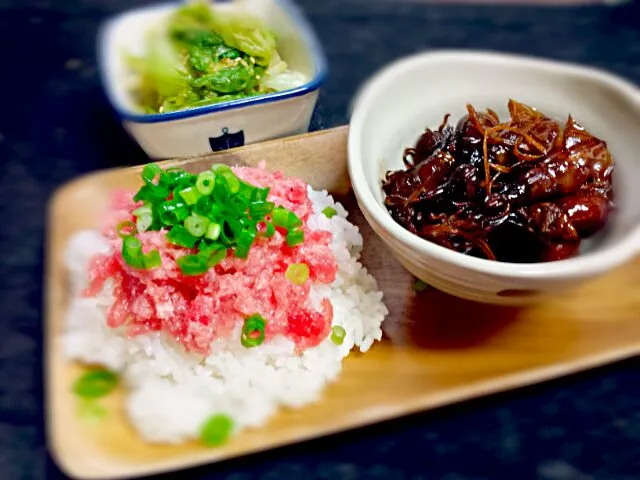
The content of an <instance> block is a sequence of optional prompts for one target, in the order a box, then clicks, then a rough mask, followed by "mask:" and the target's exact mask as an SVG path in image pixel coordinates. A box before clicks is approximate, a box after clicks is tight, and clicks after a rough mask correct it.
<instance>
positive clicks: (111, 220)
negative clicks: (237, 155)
mask: <svg viewBox="0 0 640 480" xmlns="http://www.w3.org/2000/svg"><path fill="white" fill-rule="evenodd" d="M233 170H234V172H235V174H236V175H237V176H238V177H240V178H241V179H243V180H244V181H246V182H248V183H250V184H253V185H255V186H259V187H270V192H269V200H270V201H272V202H274V203H275V204H276V205H281V206H283V207H286V208H288V209H290V210H292V211H293V212H295V213H296V215H298V217H299V218H300V219H301V220H302V222H303V228H304V234H305V237H304V243H303V244H301V245H298V246H296V247H293V248H292V247H288V246H287V244H286V242H285V237H284V235H283V234H282V232H281V231H276V234H275V235H274V236H273V237H271V238H269V239H266V238H257V239H256V241H255V243H254V245H253V247H252V248H251V250H250V251H249V256H248V257H247V258H246V259H238V258H235V257H233V255H232V253H230V254H229V256H227V258H226V259H225V260H223V261H222V262H220V263H219V264H218V265H216V266H215V267H214V268H213V269H210V270H209V271H208V272H207V273H205V274H204V275H199V276H185V275H183V274H182V273H181V271H180V269H179V268H178V266H177V265H176V263H175V259H176V258H177V257H180V256H182V255H186V254H189V253H195V252H192V251H190V250H189V249H186V248H182V247H176V246H174V245H171V244H169V243H168V242H167V241H166V240H165V234H166V232H163V231H160V232H158V231H148V232H143V233H139V234H138V238H139V239H140V241H141V242H142V244H143V251H144V252H147V251H149V250H152V249H154V248H155V249H157V250H158V252H159V253H160V256H161V257H162V267H158V268H155V269H153V270H136V269H134V268H132V267H130V266H129V265H127V264H126V263H125V261H124V259H123V258H122V254H121V249H122V239H120V238H119V236H118V235H117V234H116V225H117V224H118V223H120V222H122V221H126V220H132V221H133V220H134V217H133V214H132V212H133V210H135V209H136V208H137V207H139V206H141V204H142V203H135V202H134V201H133V195H134V194H135V192H132V191H119V192H117V193H116V194H115V195H114V197H113V199H112V205H111V209H110V211H109V212H108V214H107V216H106V224H105V226H104V229H103V232H104V234H105V235H106V236H107V238H108V239H109V241H110V243H111V246H112V249H111V252H110V253H109V254H107V255H98V256H96V257H95V258H94V259H93V261H92V265H91V266H90V271H89V277H90V280H91V282H90V286H89V288H88V289H87V291H86V295H88V296H94V295H96V294H97V293H98V292H99V291H100V290H101V289H102V286H103V284H104V282H105V281H106V280H107V279H112V280H113V282H114V289H113V292H114V297H115V301H114V303H113V305H112V306H111V307H110V308H109V311H108V312H107V319H108V325H109V326H110V327H112V328H118V327H124V328H126V329H127V331H128V332H129V334H130V335H138V334H142V333H147V332H149V331H161V330H164V331H166V332H167V333H169V334H170V335H171V336H172V337H174V338H175V339H176V340H177V341H178V342H180V343H181V344H182V345H184V347H185V348H186V349H187V350H188V351H195V352H199V353H202V354H205V355H207V354H209V353H210V345H211V342H212V341H213V340H215V339H217V338H219V337H226V336H227V335H229V334H230V333H231V331H232V330H234V329H235V328H236V326H237V325H238V324H241V323H243V322H244V319H245V318H246V317H248V316H250V315H253V314H260V315H262V317H264V318H265V319H266V320H267V326H266V337H265V341H269V339H270V338H272V337H274V336H275V335H278V334H282V335H285V336H286V337H288V338H289V339H291V340H292V341H294V342H295V343H296V345H297V346H298V348H299V349H300V350H303V349H305V348H308V347H313V346H316V345H318V344H319V343H320V342H321V341H322V340H323V339H324V338H326V337H327V335H328V334H329V332H330V329H331V320H332V317H333V311H332V306H331V303H330V301H329V300H328V299H324V300H322V302H321V305H322V306H321V308H320V310H319V311H317V310H314V309H313V307H312V306H311V302H310V299H309V294H310V289H311V282H320V283H326V284H330V283H332V282H333V281H334V280H335V278H336V275H337V271H338V264H337V261H336V258H335V256H334V254H333V252H332V250H331V247H330V244H331V232H329V231H325V230H310V229H309V227H308V226H307V221H308V219H309V215H310V214H311V213H312V204H311V200H310V199H309V196H308V194H307V185H306V184H305V183H304V182H303V181H302V180H299V179H295V178H285V177H284V176H283V175H282V174H281V173H273V174H272V173H269V172H267V171H266V170H265V169H264V168H263V167H262V166H261V167H260V168H244V167H243V168H234V169H233ZM293 263H305V264H307V265H308V267H309V272H310V273H309V280H308V281H306V282H305V283H304V284H303V285H296V284H294V283H292V282H290V281H289V280H287V279H286V278H285V272H286V270H287V267H288V266H289V265H291V264H293Z"/></svg>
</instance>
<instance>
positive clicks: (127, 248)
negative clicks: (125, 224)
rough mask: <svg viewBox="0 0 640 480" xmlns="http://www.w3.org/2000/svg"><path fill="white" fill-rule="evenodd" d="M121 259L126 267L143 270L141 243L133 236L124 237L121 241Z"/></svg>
mask: <svg viewBox="0 0 640 480" xmlns="http://www.w3.org/2000/svg"><path fill="white" fill-rule="evenodd" d="M122 258H123V259H124V261H125V262H126V263H127V265H130V266H132V267H134V268H143V267H144V265H143V259H142V242H141V241H140V240H139V239H137V238H136V237H134V236H133V235H128V236H126V237H124V238H123V240H122Z"/></svg>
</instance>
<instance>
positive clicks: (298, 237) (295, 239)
mask: <svg viewBox="0 0 640 480" xmlns="http://www.w3.org/2000/svg"><path fill="white" fill-rule="evenodd" d="M286 240H287V245H288V246H290V247H295V246H296V245H300V244H301V243H302V242H304V232H303V231H302V230H299V229H294V230H289V232H288V233H287V237H286Z"/></svg>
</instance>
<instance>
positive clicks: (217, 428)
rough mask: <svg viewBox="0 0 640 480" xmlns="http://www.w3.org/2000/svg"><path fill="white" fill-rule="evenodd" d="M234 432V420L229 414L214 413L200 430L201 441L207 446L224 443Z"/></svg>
mask: <svg viewBox="0 0 640 480" xmlns="http://www.w3.org/2000/svg"><path fill="white" fill-rule="evenodd" d="M232 432H233V420H231V417H229V416H228V415H223V414H217V415H212V416H211V417H209V418H208V419H207V421H206V422H204V425H202V428H201V430H200V441H201V442H202V443H203V444H205V445H206V446H207V447H216V446H218V445H222V444H223V443H224V442H226V441H227V439H228V438H229V437H230V436H231V433H232Z"/></svg>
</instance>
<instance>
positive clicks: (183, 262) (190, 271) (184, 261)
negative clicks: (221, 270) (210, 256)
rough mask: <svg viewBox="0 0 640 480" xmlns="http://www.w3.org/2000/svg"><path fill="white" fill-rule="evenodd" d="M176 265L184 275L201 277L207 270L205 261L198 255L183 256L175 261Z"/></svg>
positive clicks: (207, 266)
mask: <svg viewBox="0 0 640 480" xmlns="http://www.w3.org/2000/svg"><path fill="white" fill-rule="evenodd" d="M176 263H177V264H178V267H180V270H181V271H182V273H183V274H184V275H189V276H193V275H202V274H203V273H206V272H207V270H209V265H207V262H206V260H204V259H203V258H202V257H201V256H199V255H183V256H182V257H178V258H177V259H176Z"/></svg>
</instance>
